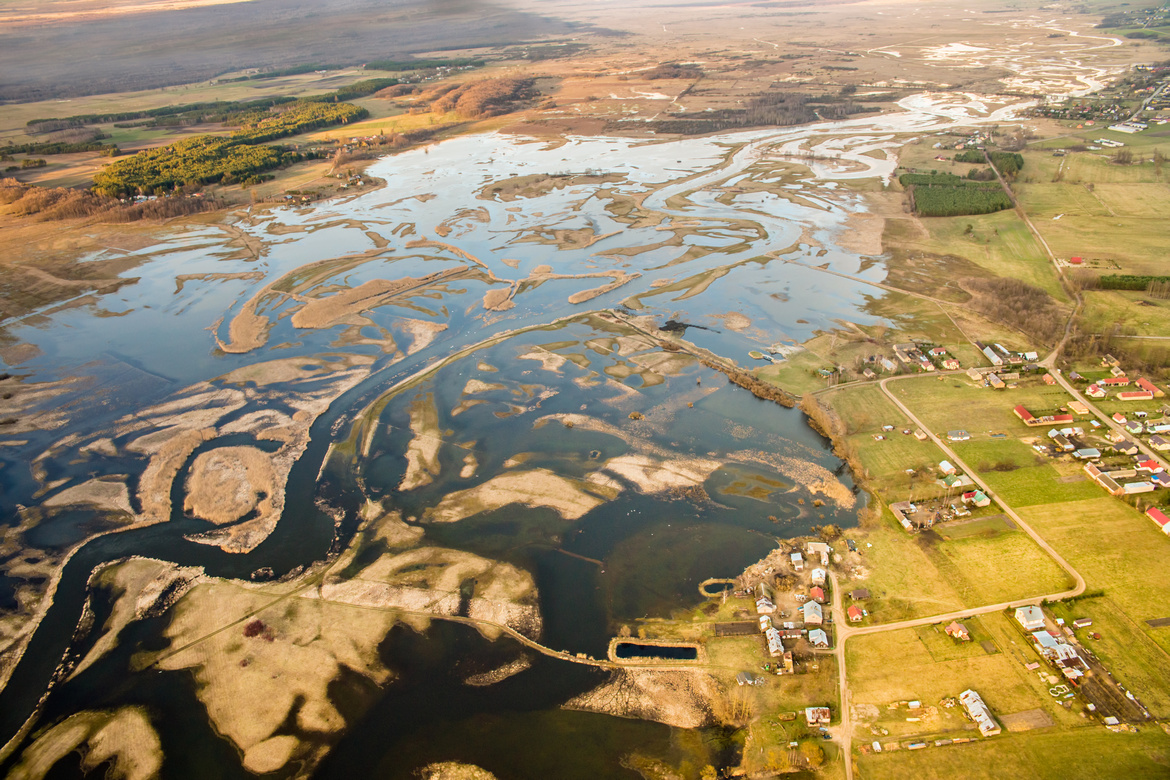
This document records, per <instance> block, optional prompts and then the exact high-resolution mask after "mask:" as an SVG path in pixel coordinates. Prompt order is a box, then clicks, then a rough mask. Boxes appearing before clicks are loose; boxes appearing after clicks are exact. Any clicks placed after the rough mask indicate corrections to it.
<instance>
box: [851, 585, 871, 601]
mask: <svg viewBox="0 0 1170 780" xmlns="http://www.w3.org/2000/svg"><path fill="white" fill-rule="evenodd" d="M849 598H851V599H853V600H854V601H865V600H866V599H867V598H869V589H868V588H858V589H856V590H851V591H849Z"/></svg>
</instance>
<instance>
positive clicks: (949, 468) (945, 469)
mask: <svg viewBox="0 0 1170 780" xmlns="http://www.w3.org/2000/svg"><path fill="white" fill-rule="evenodd" d="M938 470H939V471H941V472H942V473H943V474H946V475H948V476H949V475H952V474H957V473H958V471H959V470H958V469H957V468H955V467H954V465H953V464H952V463H951V462H950V461H949V460H943V461H939V464H938Z"/></svg>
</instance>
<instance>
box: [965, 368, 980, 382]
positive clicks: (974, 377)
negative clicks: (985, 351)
mask: <svg viewBox="0 0 1170 780" xmlns="http://www.w3.org/2000/svg"><path fill="white" fill-rule="evenodd" d="M967 378H968V379H970V380H971V381H972V382H982V381H983V372H982V371H980V370H979V369H977V368H975V367H974V366H971V368H968V369H967Z"/></svg>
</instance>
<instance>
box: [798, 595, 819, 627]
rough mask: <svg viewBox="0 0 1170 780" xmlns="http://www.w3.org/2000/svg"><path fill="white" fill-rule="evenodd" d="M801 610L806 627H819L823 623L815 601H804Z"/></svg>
mask: <svg viewBox="0 0 1170 780" xmlns="http://www.w3.org/2000/svg"><path fill="white" fill-rule="evenodd" d="M801 610H802V611H803V612H804V622H805V623H806V624H807V625H812V626H819V625H820V624H821V623H822V622H823V621H824V615H823V614H822V613H821V605H820V604H818V603H816V602H815V601H806V602H805V604H804V606H803V607H801Z"/></svg>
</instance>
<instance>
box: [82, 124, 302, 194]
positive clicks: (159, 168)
mask: <svg viewBox="0 0 1170 780" xmlns="http://www.w3.org/2000/svg"><path fill="white" fill-rule="evenodd" d="M299 159H301V156H300V155H299V154H297V153H296V152H286V151H283V150H281V149H277V148H276V147H273V146H251V145H249V144H245V143H241V142H239V141H237V140H234V139H231V138H222V137H219V136H214V135H201V136H196V137H194V138H187V139H184V140H182V141H177V142H175V143H173V144H171V145H169V146H160V147H158V148H156V149H146V150H143V151H141V152H139V153H138V154H136V155H134V156H132V157H126V158H124V159H122V160H117V161H116V162H112V163H110V164H109V165H107V166H106V167H105V168H103V169H102V170H100V171H98V172H97V173H96V174H94V177H93V188H94V191H95V192H97V193H98V194H99V195H105V196H109V197H126V196H131V195H137V194H144V195H155V194H161V193H165V192H168V191H170V190H173V189H174V188H176V187H180V186H182V185H185V184H216V183H219V184H233V183H237V182H245V183H247V182H254V181H257V180H258V179H257V177H258V176H259V175H260V174H262V173H264V172H265V171H270V170H272V169H273V168H277V167H279V166H281V165H286V164H288V163H292V162H296V161H297V160H299Z"/></svg>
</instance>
